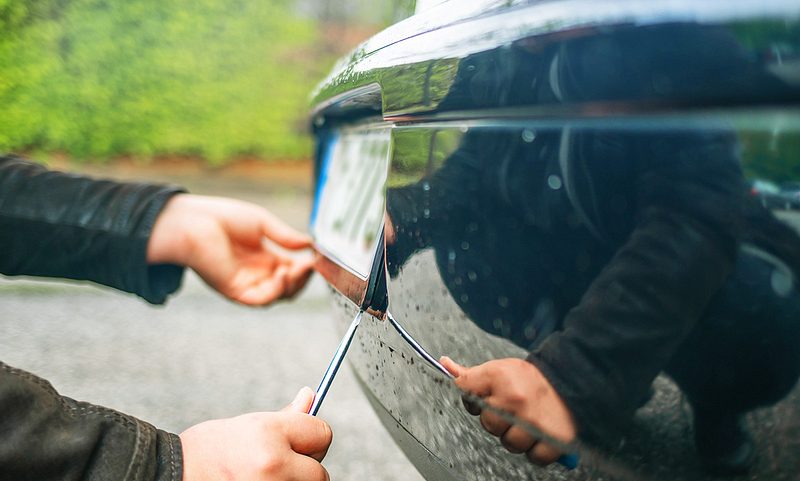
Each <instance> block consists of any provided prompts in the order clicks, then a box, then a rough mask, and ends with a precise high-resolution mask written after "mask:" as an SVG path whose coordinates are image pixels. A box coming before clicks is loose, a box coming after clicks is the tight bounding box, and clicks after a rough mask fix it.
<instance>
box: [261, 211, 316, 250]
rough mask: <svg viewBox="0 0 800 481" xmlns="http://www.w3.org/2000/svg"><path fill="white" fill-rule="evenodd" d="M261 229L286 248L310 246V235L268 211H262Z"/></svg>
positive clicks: (269, 237) (268, 236)
mask: <svg viewBox="0 0 800 481" xmlns="http://www.w3.org/2000/svg"><path fill="white" fill-rule="evenodd" d="M261 231H262V232H263V234H264V236H266V237H267V238H268V239H270V240H271V241H273V242H275V243H276V244H278V245H280V246H281V247H285V248H287V249H293V250H297V249H305V248H307V247H311V237H309V236H308V235H306V234H303V233H301V232H298V231H296V230H294V229H293V228H291V227H289V226H288V225H287V224H285V223H284V222H283V221H282V220H280V219H278V218H277V217H275V216H274V215H273V214H272V213H270V212H268V211H264V212H263V213H262V216H261Z"/></svg>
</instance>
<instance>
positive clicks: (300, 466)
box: [286, 456, 331, 481]
mask: <svg viewBox="0 0 800 481" xmlns="http://www.w3.org/2000/svg"><path fill="white" fill-rule="evenodd" d="M320 461H321V459H317V460H315V459H313V458H310V457H308V456H292V457H291V460H290V461H289V463H288V464H289V466H287V468H288V470H287V472H289V473H291V474H290V476H289V477H288V478H286V479H287V480H292V481H329V480H330V479H331V477H330V475H329V474H328V471H327V470H326V469H325V467H324V466H322V465H321V464H319V462H320Z"/></svg>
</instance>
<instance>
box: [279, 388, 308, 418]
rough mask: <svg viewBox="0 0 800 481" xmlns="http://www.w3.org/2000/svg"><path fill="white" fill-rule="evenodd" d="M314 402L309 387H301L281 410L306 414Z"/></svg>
mask: <svg viewBox="0 0 800 481" xmlns="http://www.w3.org/2000/svg"><path fill="white" fill-rule="evenodd" d="M313 402H314V391H312V390H311V388H310V387H303V388H302V389H301V390H300V391H299V392H298V393H297V394H296V395H295V397H294V399H293V400H292V402H291V403H289V405H288V406H286V407H285V408H283V409H281V411H282V412H294V413H301V414H306V413H307V412H308V410H309V408H310V407H311V403H313Z"/></svg>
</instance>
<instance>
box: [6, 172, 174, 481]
mask: <svg viewBox="0 0 800 481" xmlns="http://www.w3.org/2000/svg"><path fill="white" fill-rule="evenodd" d="M177 192H180V189H178V188H175V187H162V186H156V185H148V184H135V183H118V182H112V181H106V180H93V179H89V178H86V177H80V176H76V175H70V174H64V173H59V172H51V171H48V170H47V169H45V168H44V167H42V166H40V165H37V164H33V163H30V162H27V161H25V160H22V159H20V158H18V157H0V273H3V274H6V275H23V274H24V275H34V276H48V277H64V278H72V279H81V280H90V281H94V282H97V283H100V284H104V285H107V286H111V287H114V288H117V289H120V290H123V291H126V292H131V293H134V294H137V295H139V296H141V297H142V298H144V299H145V300H147V301H149V302H151V303H161V302H164V300H165V299H166V297H167V296H168V295H169V294H170V293H172V292H173V291H175V290H176V289H177V288H178V287H179V285H180V281H181V276H182V272H183V268H182V267H179V266H173V265H161V266H148V265H147V262H146V250H147V242H148V238H149V236H150V232H151V229H152V227H153V224H154V222H155V219H156V217H157V216H158V214H159V212H160V211H161V209H162V208H163V206H164V205H165V203H166V201H167V200H168V199H169V198H170V196H172V195H173V194H175V193H177ZM181 477H182V451H181V444H180V438H178V436H176V435H174V434H170V433H167V432H164V431H160V430H157V429H156V428H154V427H153V426H151V425H150V424H147V423H145V422H143V421H140V420H138V419H135V418H132V417H130V416H126V415H124V414H121V413H118V412H116V411H112V410H110V409H107V408H103V407H100V406H93V405H91V404H86V403H82V402H78V401H74V400H72V399H69V398H67V397H63V396H60V395H59V394H58V393H57V392H56V391H55V390H54V389H53V387H52V386H51V385H50V384H49V383H48V382H47V381H45V380H43V379H39V378H37V377H35V376H33V375H32V374H29V373H26V372H24V371H21V370H18V369H15V368H12V367H10V366H7V365H5V364H3V363H0V480H14V481H23V480H32V481H33V480H35V481H56V480H59V481H62V480H63V481H78V480H80V481H100V480H111V479H114V480H125V481H180V480H181Z"/></svg>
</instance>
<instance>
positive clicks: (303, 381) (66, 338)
mask: <svg viewBox="0 0 800 481" xmlns="http://www.w3.org/2000/svg"><path fill="white" fill-rule="evenodd" d="M166 180H173V181H175V180H177V181H179V182H180V183H182V184H184V185H189V186H190V188H192V190H193V191H195V192H202V193H214V194H228V195H232V196H235V197H239V198H244V199H248V200H252V201H255V202H258V203H261V204H263V205H266V206H268V207H269V208H270V209H271V210H273V211H274V212H276V213H277V214H278V215H280V216H282V217H284V218H286V219H289V220H290V222H291V223H292V224H294V225H296V226H297V227H302V226H303V225H304V223H305V222H306V219H307V218H308V217H307V214H308V197H307V192H306V190H305V189H304V187H303V186H302V185H298V184H296V183H294V184H293V183H292V182H288V183H285V184H282V185H271V186H267V187H264V188H262V187H263V185H262V184H261V183H259V181H258V180H250V181H248V180H246V179H220V180H219V181H218V182H214V181H213V179H209V178H208V176H206V175H201V176H198V177H196V178H194V177H189V178H182V179H172V178H167V179H166ZM327 294H328V293H327V287H326V286H325V285H324V283H323V282H322V281H321V280H320V279H319V278H316V279H315V280H314V281H312V283H311V285H310V286H309V287H308V288H307V289H306V290H305V291H304V293H303V294H302V295H301V296H300V297H299V298H297V299H296V300H295V301H293V302H291V303H283V304H279V305H276V306H273V307H270V308H266V309H253V308H246V307H242V306H238V305H235V304H233V303H231V302H228V301H226V300H224V299H222V298H220V297H219V296H218V295H216V293H214V292H213V291H211V290H210V289H208V288H207V287H206V286H205V285H204V284H203V283H202V281H200V280H199V279H198V278H197V277H195V276H194V275H191V274H190V275H187V277H186V278H185V279H184V287H183V289H182V291H181V292H180V293H179V294H178V295H176V296H175V297H173V298H172V299H171V300H170V301H169V302H168V304H167V305H166V306H165V307H152V306H150V305H148V304H146V303H145V302H143V301H141V300H139V299H137V298H134V297H133V296H127V295H122V294H119V293H117V292H114V291H112V290H110V289H105V288H98V287H94V286H90V285H86V284H80V283H62V282H54V281H35V280H30V279H8V278H0V359H2V360H3V361H4V362H6V363H8V364H11V365H13V366H16V367H19V368H22V369H25V370H29V371H32V372H34V373H36V374H38V375H40V376H43V377H45V378H46V379H48V380H50V381H51V382H52V383H53V385H54V386H55V387H56V389H58V390H59V391H60V392H61V393H62V394H64V395H67V396H70V397H73V398H76V399H80V400H86V401H90V402H93V403H96V404H101V405H104V406H109V407H112V408H114V409H118V410H120V411H123V412H126V413H130V414H132V415H134V416H137V417H139V418H141V419H144V420H146V421H148V422H151V423H152V424H154V425H156V426H158V427H160V428H163V429H166V430H169V431H173V432H181V431H182V430H183V429H185V428H187V427H189V426H191V425H193V424H195V423H197V422H201V421H204V420H207V419H214V418H221V417H229V416H235V415H237V414H241V413H245V412H252V411H263V410H275V409H280V408H281V407H283V406H284V405H285V404H287V403H288V402H289V401H290V400H291V399H292V397H293V396H294V394H295V393H296V392H297V390H299V388H301V387H302V386H304V385H305V386H310V387H312V388H315V387H316V385H317V383H318V382H319V379H320V377H321V376H322V374H323V372H324V370H325V367H326V366H327V363H328V361H329V358H330V356H331V355H332V354H333V351H334V350H335V348H336V345H337V343H338V341H339V339H338V335H337V333H336V332H335V331H334V325H333V322H332V319H331V318H330V315H329V302H330V301H329V299H328V295H327ZM320 416H322V417H323V418H324V419H326V420H327V421H328V422H329V423H330V424H331V426H332V428H333V432H334V441H333V446H332V447H331V450H330V452H329V454H328V457H327V458H326V460H325V463H324V464H325V466H326V467H327V468H328V470H329V472H330V474H331V477H332V479H334V480H365V479H368V480H405V481H415V480H421V479H422V478H421V477H420V476H419V474H417V472H416V470H415V469H414V467H413V466H412V465H411V464H410V463H409V462H408V460H407V459H406V458H405V457H404V455H403V454H402V452H400V451H399V449H398V448H397V447H396V446H395V444H394V442H393V441H392V439H391V438H390V437H389V435H388V434H387V433H386V432H385V431H384V429H383V427H382V425H381V424H380V422H379V421H378V419H377V417H376V416H375V414H374V413H373V412H372V410H371V408H370V407H369V405H368V402H367V400H366V399H365V398H364V396H363V394H362V393H361V391H360V390H359V388H358V386H357V384H356V381H355V379H354V377H353V374H352V372H351V371H350V370H349V369H342V370H341V371H340V375H339V377H338V378H337V379H336V382H335V383H334V385H333V387H332V389H331V392H330V393H329V395H328V398H327V399H326V403H325V405H324V406H323V408H322V411H321V412H320Z"/></svg>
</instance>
